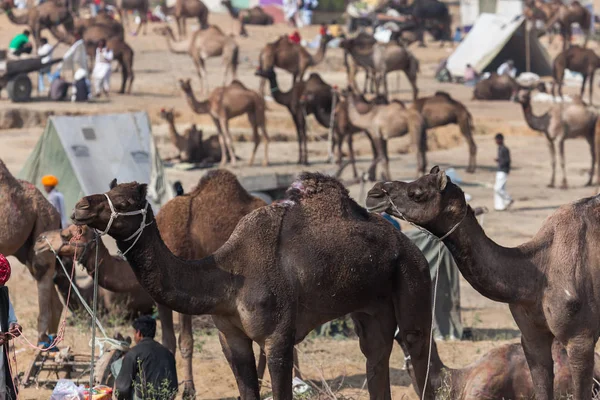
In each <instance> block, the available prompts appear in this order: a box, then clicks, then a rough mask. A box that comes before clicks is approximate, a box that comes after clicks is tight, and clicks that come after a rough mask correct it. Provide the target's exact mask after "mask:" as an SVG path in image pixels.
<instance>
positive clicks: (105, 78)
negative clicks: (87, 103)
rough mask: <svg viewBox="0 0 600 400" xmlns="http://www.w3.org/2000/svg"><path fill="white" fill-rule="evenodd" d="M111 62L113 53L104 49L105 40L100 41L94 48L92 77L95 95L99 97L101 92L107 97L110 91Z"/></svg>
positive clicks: (106, 48)
mask: <svg viewBox="0 0 600 400" xmlns="http://www.w3.org/2000/svg"><path fill="white" fill-rule="evenodd" d="M112 60H113V51H112V50H111V49H109V48H108V47H106V40H104V39H100V41H99V42H98V47H97V48H96V59H95V64H94V71H93V72H92V77H93V78H94V88H95V95H96V96H97V97H100V93H101V92H103V93H104V95H105V96H106V97H108V91H109V90H110V73H111V65H110V63H111V61H112Z"/></svg>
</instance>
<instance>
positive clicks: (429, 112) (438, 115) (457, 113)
mask: <svg viewBox="0 0 600 400" xmlns="http://www.w3.org/2000/svg"><path fill="white" fill-rule="evenodd" d="M411 108H413V109H415V110H416V111H418V112H419V113H420V114H421V115H422V116H423V118H424V119H425V124H426V125H427V129H431V128H435V127H438V126H444V125H448V124H457V125H458V126H459V127H460V133H461V134H462V135H463V136H464V137H465V140H466V141H467V143H468V144H469V165H468V166H467V172H469V173H474V172H475V168H476V167H477V162H476V156H477V145H476V144H475V141H474V140H473V117H472V116H471V113H470V112H469V110H467V107H465V105H464V104H462V103H461V102H459V101H457V100H455V99H453V98H452V97H451V96H450V95H449V94H448V93H446V92H440V91H438V92H435V94H434V95H433V96H429V97H422V98H420V99H417V100H416V101H414V102H413V104H412V106H411Z"/></svg>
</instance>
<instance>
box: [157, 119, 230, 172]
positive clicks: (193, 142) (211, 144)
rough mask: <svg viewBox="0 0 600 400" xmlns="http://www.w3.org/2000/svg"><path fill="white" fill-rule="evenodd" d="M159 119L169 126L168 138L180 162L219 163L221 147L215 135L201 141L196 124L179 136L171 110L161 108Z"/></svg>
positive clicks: (199, 131)
mask: <svg viewBox="0 0 600 400" xmlns="http://www.w3.org/2000/svg"><path fill="white" fill-rule="evenodd" d="M160 117H161V118H162V119H164V120H165V121H167V124H168V125H169V138H170V139H171V143H172V144H173V146H175V148H177V150H179V155H178V158H179V159H180V160H181V161H183V162H191V163H211V164H212V163H217V162H220V161H221V146H220V144H219V137H218V136H217V135H211V136H210V137H209V138H208V139H206V140H205V141H203V140H202V136H203V132H202V130H198V129H197V128H196V124H192V126H190V127H189V128H188V129H186V130H185V132H184V133H183V135H180V134H179V133H178V132H177V128H176V127H175V111H174V110H173V109H170V110H166V109H164V108H163V109H162V110H161V112H160Z"/></svg>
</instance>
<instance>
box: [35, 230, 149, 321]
mask: <svg viewBox="0 0 600 400" xmlns="http://www.w3.org/2000/svg"><path fill="white" fill-rule="evenodd" d="M73 238H76V239H75V240H73ZM94 239H95V234H94V231H93V230H92V229H90V228H88V227H87V226H76V225H70V226H69V227H67V228H65V229H62V230H61V229H57V230H53V231H48V232H44V233H43V234H42V235H41V236H40V237H39V238H38V239H37V241H36V244H35V251H36V252H41V251H48V250H50V248H53V249H54V251H56V253H58V255H59V256H62V257H69V258H72V259H74V258H75V255H77V260H76V261H77V262H79V263H80V264H81V265H83V266H84V268H85V270H86V272H87V273H88V275H89V276H90V277H92V278H93V277H94V273H95V271H96V268H98V286H100V288H102V289H105V290H103V291H102V293H101V301H103V302H104V307H105V308H106V310H107V311H108V312H116V311H119V312H124V313H125V314H126V316H127V318H128V319H132V318H135V317H136V316H138V315H140V314H146V315H152V314H153V308H154V300H152V298H151V297H150V295H148V293H146V291H145V290H144V289H143V288H142V287H141V286H140V284H139V283H138V281H137V279H136V277H135V275H134V274H133V271H132V270H131V268H130V267H129V264H128V263H127V261H125V260H124V259H123V258H121V257H118V256H112V255H111V254H110V252H109V251H108V249H107V248H106V246H104V242H102V239H101V238H99V239H98V242H97V243H98V265H97V266H96V241H95V240H94ZM48 242H49V243H50V244H48ZM76 253H77V254H76Z"/></svg>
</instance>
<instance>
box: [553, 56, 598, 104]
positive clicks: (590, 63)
mask: <svg viewBox="0 0 600 400" xmlns="http://www.w3.org/2000/svg"><path fill="white" fill-rule="evenodd" d="M567 68H568V69H569V70H571V71H575V72H579V73H580V74H581V75H583V82H582V83H581V94H580V96H581V98H583V92H584V89H585V82H586V81H587V79H588V78H589V79H590V82H589V87H590V99H589V102H590V105H593V104H594V103H593V101H594V98H593V96H592V93H593V90H594V73H595V72H596V70H597V69H598V68H600V57H598V56H597V55H596V53H595V52H594V50H592V49H585V48H583V47H580V46H571V47H569V48H568V49H567V50H565V51H563V52H562V53H560V54H559V55H558V56H556V58H555V59H554V63H553V65H552V77H553V78H554V81H553V82H552V96H554V86H555V85H558V95H559V96H560V98H561V99H562V97H563V95H562V85H563V78H564V77H565V69H567Z"/></svg>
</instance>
